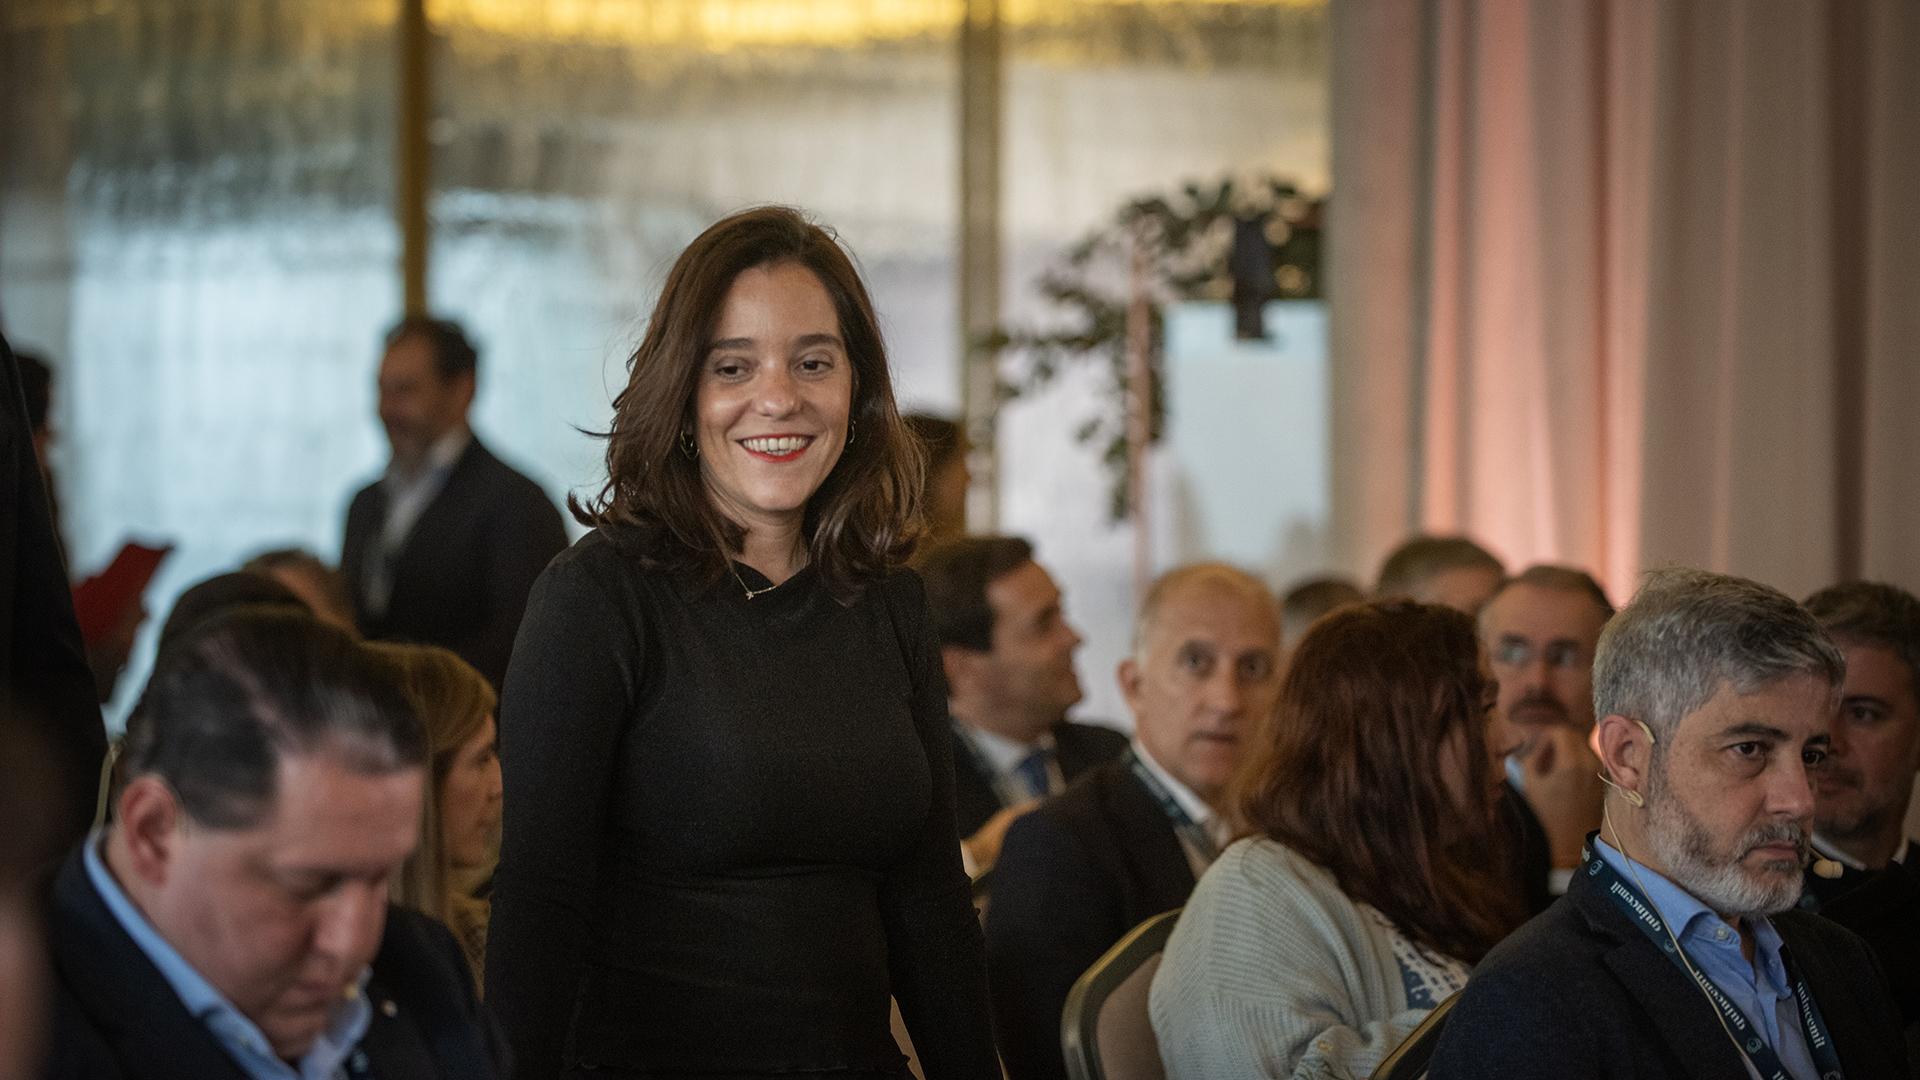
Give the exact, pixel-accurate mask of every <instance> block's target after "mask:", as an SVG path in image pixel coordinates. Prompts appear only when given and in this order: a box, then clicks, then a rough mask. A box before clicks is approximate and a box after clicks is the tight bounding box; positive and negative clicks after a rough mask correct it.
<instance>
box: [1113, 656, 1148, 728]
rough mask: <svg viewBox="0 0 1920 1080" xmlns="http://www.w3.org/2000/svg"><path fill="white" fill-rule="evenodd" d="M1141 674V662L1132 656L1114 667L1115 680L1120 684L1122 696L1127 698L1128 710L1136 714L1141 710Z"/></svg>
mask: <svg viewBox="0 0 1920 1080" xmlns="http://www.w3.org/2000/svg"><path fill="white" fill-rule="evenodd" d="M1141 674H1142V673H1141V671H1140V662H1139V661H1138V660H1135V659H1134V658H1133V657H1131V656H1129V657H1127V658H1126V659H1124V660H1122V661H1120V663H1119V665H1118V666H1117V667H1115V668H1114V669H1113V680H1114V682H1115V683H1117V684H1119V687H1120V696H1121V697H1122V698H1124V699H1125V700H1126V702H1127V709H1128V711H1129V712H1132V713H1134V714H1135V715H1136V716H1137V715H1139V712H1140V709H1139V699H1140V681H1141Z"/></svg>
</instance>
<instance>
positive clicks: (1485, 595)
mask: <svg viewBox="0 0 1920 1080" xmlns="http://www.w3.org/2000/svg"><path fill="white" fill-rule="evenodd" d="M1506 576H1507V568H1506V567H1505V566H1504V565H1502V564H1501V562H1500V560H1499V559H1497V558H1495V557H1494V555H1493V553H1492V552H1490V551H1488V550H1487V549H1486V548H1483V547H1481V546H1480V545H1479V544H1476V543H1474V542H1473V541H1472V540H1469V539H1467V538H1466V537H1464V536H1415V537H1412V538H1410V539H1408V540H1406V541H1405V542H1404V543H1402V544H1401V545H1400V546H1399V547H1397V548H1394V549H1393V551H1392V552H1390V553H1389V554H1388V555H1387V558H1386V561H1385V562H1383V563H1381V564H1380V577H1379V581H1378V583H1377V584H1376V585H1375V586H1374V589H1373V594H1374V596H1376V597H1378V598H1379V599H1381V600H1394V599H1402V598H1404V599H1409V600H1418V601H1419V602H1420V603H1422V604H1444V605H1446V606H1447V607H1450V608H1453V609H1454V610H1456V611H1464V612H1466V613H1467V614H1469V615H1477V614H1479V612H1480V609H1481V608H1482V607H1484V606H1485V605H1486V602H1487V600H1488V599H1489V598H1491V597H1492V596H1493V594H1494V592H1495V590H1497V589H1499V588H1500V583H1501V582H1502V581H1504V580H1505V579H1506Z"/></svg>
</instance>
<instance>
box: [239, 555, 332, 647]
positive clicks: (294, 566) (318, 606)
mask: <svg viewBox="0 0 1920 1080" xmlns="http://www.w3.org/2000/svg"><path fill="white" fill-rule="evenodd" d="M240 569H241V570H243V571H246V572H247V573H251V574H264V575H266V576H267V577H270V578H272V579H273V580H275V581H277V582H279V583H280V584H282V585H285V586H286V587H287V588H288V589H290V590H292V592H293V594H294V595H295V596H298V597H299V598H300V602H301V603H303V604H305V605H307V608H308V610H310V611H312V612H313V617H314V618H316V619H319V620H320V621H321V622H323V623H326V624H327V625H329V626H337V627H339V628H340V629H342V630H345V631H347V632H348V633H350V634H358V633H359V632H360V631H359V627H358V626H356V625H355V624H354V621H353V598H352V597H351V596H349V595H348V593H347V579H346V577H345V576H344V575H342V574H341V573H340V571H339V570H336V569H335V568H333V567H331V566H328V565H327V564H326V563H325V562H324V561H322V560H321V558H320V557H319V556H318V555H315V554H314V553H313V552H311V551H307V550H304V549H302V548H275V549H273V550H272V551H263V552H261V553H260V554H258V555H255V556H254V557H253V558H251V559H248V560H247V561H246V562H244V563H242V564H240Z"/></svg>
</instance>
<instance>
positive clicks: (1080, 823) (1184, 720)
mask: <svg viewBox="0 0 1920 1080" xmlns="http://www.w3.org/2000/svg"><path fill="white" fill-rule="evenodd" d="M1279 652H1280V626H1279V620H1278V617H1277V611H1276V606H1275V603H1274V598H1273V594H1272V593H1270V592H1268V591H1267V588H1266V586H1264V585H1262V584H1261V583H1260V582H1259V581H1258V580H1257V579H1255V578H1254V577H1252V576H1251V575H1248V574H1246V573H1244V572H1242V571H1240V570H1236V569H1234V568H1233V567H1230V566H1223V565H1220V564H1217V563H1208V564H1202V565H1198V566H1189V567H1184V568H1182V569H1179V570H1175V571H1172V572H1171V573H1169V574H1167V575H1165V576H1164V577H1162V578H1161V579H1160V580H1159V581H1158V582H1156V583H1155V584H1154V586H1153V588H1152V589H1150V590H1149V591H1148V593H1147V596H1146V600H1145V601H1144V602H1143V603H1142V604H1141V607H1140V618H1139V621H1138V623H1137V624H1136V626H1135V629H1134V652H1133V655H1132V656H1129V657H1128V658H1126V659H1125V660H1122V661H1121V662H1120V667H1119V672H1118V675H1119V680H1120V689H1121V691H1122V693H1124V694H1125V695H1126V699H1127V707H1128V708H1129V709H1130V710H1131V711H1132V712H1133V723H1134V740H1133V746H1132V749H1131V750H1130V751H1129V752H1128V753H1127V754H1126V755H1124V756H1122V757H1121V758H1120V759H1119V760H1117V761H1110V762H1108V763H1106V764H1105V765H1102V766H1100V767H1099V768H1096V769H1094V770H1092V771H1091V772H1089V773H1087V774H1086V775H1084V776H1082V777H1081V778H1080V779H1078V780H1076V781H1074V782H1073V784H1072V785H1071V786H1069V787H1068V788H1067V790H1066V791H1065V792H1064V793H1062V794H1060V795H1058V796H1055V797H1054V798H1052V799H1049V800H1047V801H1046V802H1044V803H1042V804H1041V805H1040V807H1039V809H1037V810H1035V811H1033V812H1032V813H1030V814H1027V815H1026V816H1025V817H1022V818H1021V819H1020V820H1018V821H1016V822H1014V824H1013V827H1012V828H1010V829H1008V830H1007V839H1006V843H1005V845H1004V847H1003V848H1002V849H1001V853H1000V863H999V866H998V867H997V868H996V869H995V870H994V889H993V906H992V908H990V909H989V910H988V912H987V964H988V970H989V974H990V975H991V983H992V987H993V1000H994V1011H995V1027H996V1030H997V1031H998V1033H999V1037H1000V1054H1001V1057H1002V1058H1003V1059H1004V1060H1005V1062H1006V1065H1007V1074H1008V1075H1009V1076H1011V1077H1013V1080H1037V1078H1059V1080H1064V1078H1065V1077H1066V1074H1067V1073H1066V1063H1065V1061H1064V1059H1063V1058H1062V1056H1061V1050H1060V1010H1061V1008H1062V1007H1063V1006H1064V1005H1065V1004H1066V1000H1067V991H1069V990H1071V989H1072V988H1073V983H1074V980H1076V979H1078V978H1079V977H1080V975H1081V974H1082V973H1083V972H1085V971H1086V970H1087V968H1088V967H1090V966H1092V964H1093V962H1094V961H1095V960H1098V959H1099V958H1100V955H1101V954H1102V953H1104V952H1106V951H1107V949H1109V948H1111V947H1112V946H1113V944H1114V943H1115V942H1117V941H1119V940H1120V939H1121V938H1122V937H1124V936H1126V933H1127V931H1128V930H1131V929H1132V928H1133V927H1135V926H1136V925H1138V924H1139V923H1141V922H1142V921H1144V920H1146V919H1148V918H1150V917H1151V916H1154V915H1157V914H1159V913H1161V912H1163V911H1168V910H1171V909H1173V908H1177V907H1179V906H1180V905H1182V904H1184V903H1186V901H1187V894H1188V893H1190V892H1192V891H1193V886H1194V882H1195V881H1196V880H1197V879H1198V878H1199V876H1200V874H1201V873H1202V872H1203V871H1204V870H1205V869H1206V867H1207V864H1209V863H1211V862H1212V861H1213V857H1214V856H1215V855H1216V854H1218V852H1219V850H1220V848H1221V847H1222V846H1224V845H1225V843H1226V841H1227V840H1228V839H1230V836H1229V835H1228V832H1229V830H1228V827H1227V825H1226V822H1225V820H1224V815H1223V813H1222V809H1223V808H1222V807H1221V800H1222V798H1223V797H1224V796H1225V794H1226V788H1227V782H1228V780H1230V779H1231V778H1232V776H1233V772H1234V769H1235V768H1236V767H1237V766H1238V765H1239V762H1240V756H1241V749H1242V746H1243V742H1244V739H1245V738H1246V737H1247V736H1248V735H1250V734H1251V730H1252V727H1253V725H1256V724H1258V723H1260V722H1261V721H1262V720H1263V719H1264V718H1265V717H1266V715H1267V714H1268V712H1270V711H1271V710H1272V708H1273V702H1274V697H1275V695H1276V694H1277V693H1278V691H1279V686H1280V676H1279V666H1280V663H1279Z"/></svg>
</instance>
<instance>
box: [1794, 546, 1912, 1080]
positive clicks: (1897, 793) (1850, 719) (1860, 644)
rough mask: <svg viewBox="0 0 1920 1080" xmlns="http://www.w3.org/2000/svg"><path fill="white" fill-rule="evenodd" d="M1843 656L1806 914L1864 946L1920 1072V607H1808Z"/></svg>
mask: <svg viewBox="0 0 1920 1080" xmlns="http://www.w3.org/2000/svg"><path fill="white" fill-rule="evenodd" d="M1806 606H1807V610H1808V611H1811V612H1812V613H1813V617H1814V618H1815V619H1818V620H1819V621H1820V625H1821V626H1823V627H1825V628H1826V631H1827V633H1828V634H1830V635H1832V637H1833V639H1834V641H1835V642H1836V643H1838V644H1839V646H1840V651H1841V652H1842V653H1843V654H1844V655H1845V656H1846V658H1847V678H1846V683H1845V685H1844V687H1843V689H1842V690H1841V693H1840V711H1839V713H1838V714H1837V715H1836V716H1835V717H1834V721H1833V749H1832V752H1831V754H1830V755H1829V756H1828V758H1827V762H1826V767H1825V768H1824V769H1822V770H1821V771H1820V774H1819V775H1818V776H1817V777H1816V778H1815V780H1814V789H1813V793H1814V798H1813V847H1814V850H1815V851H1816V852H1817V853H1818V854H1820V855H1822V856H1824V857H1825V859H1826V860H1827V861H1826V862H1825V863H1824V864H1822V865H1821V866H1819V867H1818V868H1817V869H1819V870H1822V871H1825V873H1812V872H1809V873H1808V874H1807V882H1806V883H1807V891H1806V893H1805V894H1804V895H1802V896H1801V898H1800V906H1801V907H1802V908H1806V909H1808V910H1817V911H1819V912H1820V913H1821V914H1822V915H1825V916H1827V917H1828V918H1830V919H1832V920H1833V921H1835V922H1837V923H1839V924H1840V925H1842V926H1844V927H1846V928H1847V929H1849V930H1852V931H1853V932H1854V933H1856V934H1859V935H1860V936H1861V937H1862V938H1865V939H1866V941H1867V944H1868V945H1871V946H1872V947H1873V951H1874V953H1875V954H1876V955H1877V956H1878V957H1879V958H1880V970H1881V971H1883V972H1885V973H1886V975H1887V979H1888V981H1889V982H1891V983H1892V984H1893V992H1894V1001H1895V1003H1896V1004H1898V1005H1899V1007H1900V1014H1901V1017H1902V1018H1903V1019H1904V1020H1905V1021H1906V1023H1907V1044H1908V1046H1909V1048H1910V1050H1909V1057H1910V1059H1911V1060H1912V1061H1913V1062H1914V1064H1915V1065H1916V1070H1915V1071H1916V1074H1920V845H1915V844H1914V843H1913V842H1912V841H1911V840H1910V839H1908V837H1907V834H1906V820H1907V808H1908V803H1909V802H1910V801H1911V799H1912V797H1913V784H1914V775H1915V773H1916V772H1920V598H1916V597H1915V596H1914V595H1913V594H1912V593H1909V592H1907V591H1906V590H1905V589H1901V588H1897V587H1895V586H1892V585H1881V584H1876V583H1872V582H1864V581H1856V582H1849V583H1847V584H1844V585H1835V586H1833V587H1831V588H1827V589H1822V590H1820V591H1819V592H1817V593H1814V594H1813V595H1812V596H1810V597H1808V598H1807V601H1806Z"/></svg>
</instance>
